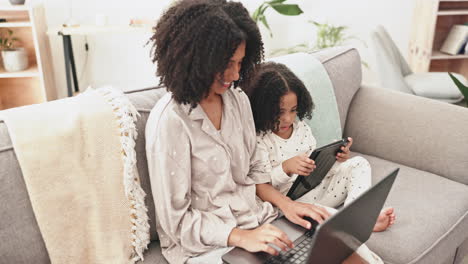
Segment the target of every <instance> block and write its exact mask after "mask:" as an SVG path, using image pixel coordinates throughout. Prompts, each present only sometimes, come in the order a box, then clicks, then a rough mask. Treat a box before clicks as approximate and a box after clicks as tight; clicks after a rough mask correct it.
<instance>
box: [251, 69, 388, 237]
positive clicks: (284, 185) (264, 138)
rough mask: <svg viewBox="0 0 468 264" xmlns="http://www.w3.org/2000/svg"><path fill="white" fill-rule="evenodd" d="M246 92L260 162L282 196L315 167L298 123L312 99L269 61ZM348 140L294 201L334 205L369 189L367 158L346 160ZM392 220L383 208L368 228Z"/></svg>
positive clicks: (304, 128)
mask: <svg viewBox="0 0 468 264" xmlns="http://www.w3.org/2000/svg"><path fill="white" fill-rule="evenodd" d="M247 92H248V94H249V97H250V102H251V106H252V111H253V116H254V121H255V127H256V130H257V146H258V149H259V152H260V153H261V154H260V155H263V156H264V157H263V161H264V162H265V165H264V166H265V167H269V168H270V169H271V184H272V185H273V186H274V187H275V188H276V189H278V190H279V191H280V192H282V193H283V194H286V193H287V192H288V190H289V188H290V187H291V185H292V184H293V182H294V180H295V179H296V177H297V176H298V175H303V176H307V175H309V174H310V173H311V172H312V171H313V170H314V169H315V167H316V166H315V164H314V161H313V160H311V159H309V158H308V157H309V155H310V154H311V153H312V151H313V150H314V149H315V148H316V141H315V138H314V136H313V135H312V131H311V129H310V127H309V126H308V125H307V124H306V123H304V122H303V121H302V120H303V119H304V118H305V117H307V118H311V116H312V110H313V108H314V104H313V102H312V98H311V96H310V94H309V92H308V91H307V89H306V87H305V86H304V84H303V83H302V81H301V80H300V79H299V78H298V77H297V76H296V75H295V74H294V73H292V72H291V71H290V70H289V69H288V68H287V67H286V66H285V65H283V64H278V63H272V62H270V63H264V64H262V65H261V66H260V68H259V70H258V72H257V74H256V77H255V78H254V80H253V81H252V83H251V84H250V85H249V86H248V87H247ZM296 117H297V118H296ZM298 119H299V120H298ZM348 140H349V143H348V144H347V146H346V147H342V152H341V153H338V154H337V156H336V159H337V161H336V162H335V164H334V165H333V167H332V168H331V169H330V171H329V172H328V173H327V175H326V176H325V178H324V180H323V181H322V182H321V183H320V184H319V185H318V186H317V187H315V188H314V189H313V190H311V191H310V192H308V193H307V194H305V195H304V196H303V197H301V198H300V199H299V200H301V201H306V202H309V203H318V204H321V205H324V206H329V207H338V206H340V205H341V204H343V203H344V205H347V204H348V203H349V202H351V201H353V200H354V199H356V198H357V197H358V196H359V195H360V194H361V193H363V192H364V191H365V190H367V189H369V188H370V186H371V168H370V165H369V162H368V161H367V160H366V159H364V158H362V157H354V158H350V147H351V145H352V144H353V139H352V138H348ZM394 221H395V215H394V213H393V208H386V209H384V210H382V212H381V213H380V215H379V218H378V220H377V223H376V225H375V227H374V231H376V232H378V231H384V230H385V229H387V228H388V227H389V226H391V225H392V224H393V223H394Z"/></svg>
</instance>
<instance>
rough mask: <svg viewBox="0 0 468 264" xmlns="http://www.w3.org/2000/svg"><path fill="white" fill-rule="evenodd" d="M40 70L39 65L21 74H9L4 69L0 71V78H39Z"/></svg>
mask: <svg viewBox="0 0 468 264" xmlns="http://www.w3.org/2000/svg"><path fill="white" fill-rule="evenodd" d="M38 76H39V69H38V68H37V65H33V66H30V67H29V68H28V69H27V70H24V71H19V72H7V71H5V70H4V69H3V68H2V69H0V78H27V77H38Z"/></svg>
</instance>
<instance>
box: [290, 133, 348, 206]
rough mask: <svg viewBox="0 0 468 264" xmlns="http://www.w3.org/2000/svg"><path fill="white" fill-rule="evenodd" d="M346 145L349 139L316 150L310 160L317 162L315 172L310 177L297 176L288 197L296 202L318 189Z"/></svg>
mask: <svg viewBox="0 0 468 264" xmlns="http://www.w3.org/2000/svg"><path fill="white" fill-rule="evenodd" d="M346 143H348V140H347V139H341V140H338V141H335V142H333V143H330V144H328V145H325V146H323V147H320V148H317V149H315V150H314V151H313V152H312V153H311V154H310V156H309V158H310V159H312V160H314V161H315V166H316V168H315V170H314V171H312V172H311V173H310V174H309V176H301V175H299V176H297V178H296V180H295V181H294V183H293V185H292V186H291V188H290V189H289V191H288V194H287V196H288V197H290V198H291V199H292V200H296V199H298V198H299V197H301V196H303V195H304V194H306V193H307V192H309V191H310V190H312V189H314V188H315V187H317V185H319V184H320V183H321V182H322V180H323V179H324V178H325V176H326V175H327V173H328V171H330V169H331V167H332V166H333V164H334V163H335V161H336V154H337V153H338V152H340V151H341V147H342V146H346Z"/></svg>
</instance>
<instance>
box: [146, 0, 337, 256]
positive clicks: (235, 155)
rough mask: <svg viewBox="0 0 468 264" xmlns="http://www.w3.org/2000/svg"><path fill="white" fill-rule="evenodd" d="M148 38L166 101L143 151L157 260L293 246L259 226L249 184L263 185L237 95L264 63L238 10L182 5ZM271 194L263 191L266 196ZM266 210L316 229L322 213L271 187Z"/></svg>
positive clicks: (262, 210)
mask: <svg viewBox="0 0 468 264" xmlns="http://www.w3.org/2000/svg"><path fill="white" fill-rule="evenodd" d="M155 32H156V33H155V34H154V36H153V37H152V39H151V40H152V42H153V45H154V46H153V62H156V63H157V75H159V76H160V78H161V79H160V80H161V82H162V84H164V85H165V86H166V87H167V89H168V91H169V93H168V94H166V95H165V96H164V97H163V98H162V99H160V100H159V101H158V103H157V104H156V106H155V107H154V109H153V110H152V111H151V114H150V117H149V119H148V123H147V127H146V140H147V145H146V151H147V158H148V164H149V173H150V180H151V187H152V192H153V198H154V200H155V201H156V202H155V208H156V217H157V223H156V226H157V231H158V234H159V238H160V241H161V247H162V252H163V255H164V256H165V257H166V259H167V260H168V261H169V262H170V263H184V262H187V263H218V262H221V256H222V254H224V253H225V252H227V251H228V250H229V249H230V248H231V247H233V246H237V247H241V248H244V249H246V250H248V251H252V252H257V251H264V252H268V253H270V254H273V255H276V254H278V252H277V251H276V250H275V249H274V248H273V247H271V246H269V245H268V244H269V243H270V244H275V245H276V246H277V247H278V248H281V249H282V250H286V249H287V248H288V247H289V248H290V247H292V246H293V245H292V242H291V241H290V240H289V238H288V237H287V236H286V234H285V233H284V232H283V231H281V230H279V229H278V228H276V227H274V226H272V225H270V224H267V223H269V222H271V221H272V220H273V219H274V218H276V217H277V211H276V210H275V209H274V207H273V206H272V204H270V203H268V202H264V203H260V204H257V202H256V199H255V191H256V188H255V184H261V183H266V182H268V181H269V175H268V174H267V173H265V172H264V171H263V166H260V163H259V162H258V161H257V160H256V159H255V148H256V140H255V138H256V134H255V127H254V122H253V118H252V112H251V109H250V104H249V100H248V98H247V96H246V95H245V93H244V92H243V91H242V90H240V89H239V88H232V87H237V85H238V84H242V83H243V82H246V81H248V80H249V79H250V77H251V74H252V71H253V68H254V67H255V65H256V64H259V63H260V62H261V60H262V59H263V43H262V40H261V36H260V33H259V30H258V27H257V26H256V24H255V22H254V21H253V20H252V19H251V18H250V16H249V13H248V11H247V10H246V9H245V8H244V7H243V6H242V4H240V3H237V2H226V1H224V0H196V1H194V0H186V1H180V2H177V3H176V4H175V5H174V6H172V7H171V8H169V10H167V11H166V12H165V13H164V14H163V16H162V17H161V19H160V20H159V21H158V24H157V25H156V28H155ZM268 186H270V187H268ZM264 188H266V190H267V191H266V192H265V195H264V196H263V197H262V198H264V200H269V199H270V198H271V201H272V202H273V205H275V206H277V207H278V208H279V209H280V210H282V211H283V212H284V214H285V215H286V217H287V218H288V219H289V220H291V221H292V222H294V223H297V224H301V225H302V226H304V227H306V228H310V223H309V222H308V221H306V220H304V219H303V218H304V217H305V216H307V217H311V218H313V219H315V220H316V221H318V222H322V221H323V220H324V219H325V218H327V217H328V216H329V214H328V212H327V211H326V210H325V209H323V208H322V207H318V206H315V205H311V204H305V203H298V202H293V201H291V200H290V199H288V198H287V197H285V196H284V195H282V194H281V193H279V192H278V191H276V190H275V189H274V188H273V187H272V186H271V185H268V184H267V185H266V186H265V187H264Z"/></svg>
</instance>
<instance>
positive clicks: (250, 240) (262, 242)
mask: <svg viewBox="0 0 468 264" xmlns="http://www.w3.org/2000/svg"><path fill="white" fill-rule="evenodd" d="M271 245H275V246H277V247H278V248H280V249H281V250H284V251H286V250H288V248H292V247H293V243H292V241H291V240H290V239H289V238H288V236H287V235H286V233H284V232H283V231H281V230H280V229H279V228H277V227H276V226H274V225H271V224H263V225H261V226H259V227H257V228H255V229H250V230H247V229H240V228H237V227H236V228H234V229H233V230H232V231H231V233H230V234H229V238H228V246H235V247H240V248H243V249H245V250H247V251H250V252H259V251H263V252H266V253H269V254H271V255H274V256H277V255H278V254H279V252H278V251H277V250H276V249H275V248H273V247H272V246H271Z"/></svg>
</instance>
